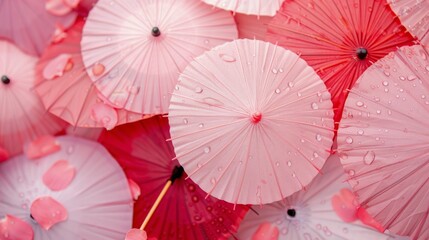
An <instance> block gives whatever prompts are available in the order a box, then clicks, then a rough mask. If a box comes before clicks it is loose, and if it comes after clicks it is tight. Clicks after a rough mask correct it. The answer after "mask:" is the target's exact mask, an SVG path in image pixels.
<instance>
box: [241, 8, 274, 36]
mask: <svg viewBox="0 0 429 240" xmlns="http://www.w3.org/2000/svg"><path fill="white" fill-rule="evenodd" d="M234 19H235V22H236V23H237V29H238V37H239V38H248V39H258V40H265V35H266V34H267V28H268V23H269V22H270V21H271V19H272V17H267V16H262V17H258V16H254V15H246V14H239V13H237V14H235V15H234Z"/></svg>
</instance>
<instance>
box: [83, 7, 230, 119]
mask: <svg viewBox="0 0 429 240" xmlns="http://www.w3.org/2000/svg"><path fill="white" fill-rule="evenodd" d="M113 9H114V10H113ZM236 37H237V29H236V26H235V23H234V19H233V18H232V16H231V15H230V14H229V13H228V12H224V11H221V10H216V9H212V8H211V7H210V6H208V5H206V4H204V3H202V2H201V1H200V0H147V1H139V0H129V1H126V2H124V1H119V0H114V1H111V0H100V1H99V2H98V3H97V4H96V5H95V7H94V8H93V9H92V10H91V12H90V14H89V16H88V19H87V22H86V24H85V27H84V30H83V38H82V55H83V61H84V63H85V66H86V67H87V71H88V74H89V76H90V77H91V79H92V81H93V82H94V83H95V85H96V87H97V88H98V89H99V90H100V92H101V94H103V95H104V96H105V97H106V99H107V100H109V101H110V102H112V103H113V104H114V105H116V106H117V107H119V108H125V109H127V110H129V111H133V112H138V113H144V114H158V113H166V112H167V109H168V104H169V101H170V97H171V96H170V94H171V92H172V91H173V87H174V85H175V84H176V82H177V78H178V75H179V73H180V72H181V71H182V70H183V69H184V68H185V67H186V65H187V64H188V62H189V61H190V60H192V59H193V58H194V57H195V56H198V55H199V54H201V53H203V52H204V51H206V50H208V49H210V48H211V47H213V46H216V45H219V44H221V43H224V42H226V41H230V40H232V39H234V38H236Z"/></svg>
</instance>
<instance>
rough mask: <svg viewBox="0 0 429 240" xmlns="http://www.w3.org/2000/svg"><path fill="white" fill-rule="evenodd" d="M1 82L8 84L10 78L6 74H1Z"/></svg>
mask: <svg viewBox="0 0 429 240" xmlns="http://www.w3.org/2000/svg"><path fill="white" fill-rule="evenodd" d="M1 82H2V83H3V84H9V83H10V78H9V77H8V76H6V75H3V76H1Z"/></svg>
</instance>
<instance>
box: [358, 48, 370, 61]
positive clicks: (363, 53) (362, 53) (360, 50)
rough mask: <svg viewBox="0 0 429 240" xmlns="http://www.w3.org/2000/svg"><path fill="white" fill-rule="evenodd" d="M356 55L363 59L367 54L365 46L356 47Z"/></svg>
mask: <svg viewBox="0 0 429 240" xmlns="http://www.w3.org/2000/svg"><path fill="white" fill-rule="evenodd" d="M356 56H357V57H358V58H359V59H360V60H364V59H365V58H366V57H367V56H368V50H367V49H366V48H363V47H360V48H358V49H356Z"/></svg>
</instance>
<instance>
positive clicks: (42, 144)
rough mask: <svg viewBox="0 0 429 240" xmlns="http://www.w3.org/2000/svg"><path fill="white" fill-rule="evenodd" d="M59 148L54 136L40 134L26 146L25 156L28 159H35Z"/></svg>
mask: <svg viewBox="0 0 429 240" xmlns="http://www.w3.org/2000/svg"><path fill="white" fill-rule="evenodd" d="M60 149H61V146H60V145H59V144H58V142H57V141H56V139H55V137H54V136H50V135H46V136H41V137H39V138H38V139H36V140H34V141H32V142H31V143H30V145H29V146H28V148H27V157H28V158H29V159H36V158H40V157H43V156H46V155H49V154H51V153H54V152H56V151H59V150H60Z"/></svg>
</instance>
